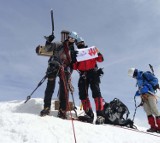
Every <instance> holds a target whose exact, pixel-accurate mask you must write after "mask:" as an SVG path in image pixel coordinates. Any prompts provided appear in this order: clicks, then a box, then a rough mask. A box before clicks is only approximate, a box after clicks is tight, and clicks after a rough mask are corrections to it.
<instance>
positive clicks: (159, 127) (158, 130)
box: [156, 116, 160, 133]
mask: <svg viewBox="0 0 160 143" xmlns="http://www.w3.org/2000/svg"><path fill="white" fill-rule="evenodd" d="M156 123H157V126H158V127H157V133H160V116H158V117H156Z"/></svg>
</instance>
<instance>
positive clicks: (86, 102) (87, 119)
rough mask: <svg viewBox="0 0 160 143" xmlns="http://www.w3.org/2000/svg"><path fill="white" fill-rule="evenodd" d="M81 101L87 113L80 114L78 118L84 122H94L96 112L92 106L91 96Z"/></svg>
mask: <svg viewBox="0 0 160 143" xmlns="http://www.w3.org/2000/svg"><path fill="white" fill-rule="evenodd" d="M81 102H82V106H83V110H84V112H85V115H84V116H79V117H78V119H79V120H80V121H82V122H87V123H93V120H94V113H93V111H92V107H91V103H90V100H89V98H88V97H87V98H86V99H83V100H81Z"/></svg>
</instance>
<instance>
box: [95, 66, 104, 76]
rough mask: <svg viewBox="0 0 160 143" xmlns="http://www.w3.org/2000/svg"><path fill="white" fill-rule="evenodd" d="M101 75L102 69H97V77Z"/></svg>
mask: <svg viewBox="0 0 160 143" xmlns="http://www.w3.org/2000/svg"><path fill="white" fill-rule="evenodd" d="M103 74H104V72H103V69H102V68H99V69H98V70H97V75H98V76H101V75H103Z"/></svg>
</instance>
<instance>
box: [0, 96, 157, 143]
mask: <svg viewBox="0 0 160 143" xmlns="http://www.w3.org/2000/svg"><path fill="white" fill-rule="evenodd" d="M52 105H53V107H52V111H51V115H50V116H46V117H40V116H39V112H40V111H41V109H42V107H43V99H41V98H38V99H31V100H29V101H28V102H27V103H26V104H24V101H8V102H0V111H1V114H0V143H75V139H74V134H73V128H72V121H71V120H63V119H59V118H57V117H56V116H57V111H55V110H54V101H53V104H52ZM78 113H80V112H78ZM73 123H74V128H75V137H76V141H77V143H98V142H99V143H160V137H157V136H153V135H148V134H145V133H139V132H135V131H131V130H126V129H122V128H118V127H115V126H114V127H113V126H110V125H105V126H104V125H93V124H89V123H82V122H79V121H73ZM139 128H140V127H139ZM140 129H141V130H146V129H145V128H140Z"/></svg>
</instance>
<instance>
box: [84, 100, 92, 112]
mask: <svg viewBox="0 0 160 143" xmlns="http://www.w3.org/2000/svg"><path fill="white" fill-rule="evenodd" d="M81 102H82V105H83V110H84V111H88V110H89V109H92V107H91V103H90V100H89V98H88V97H87V98H86V99H84V100H81Z"/></svg>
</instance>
